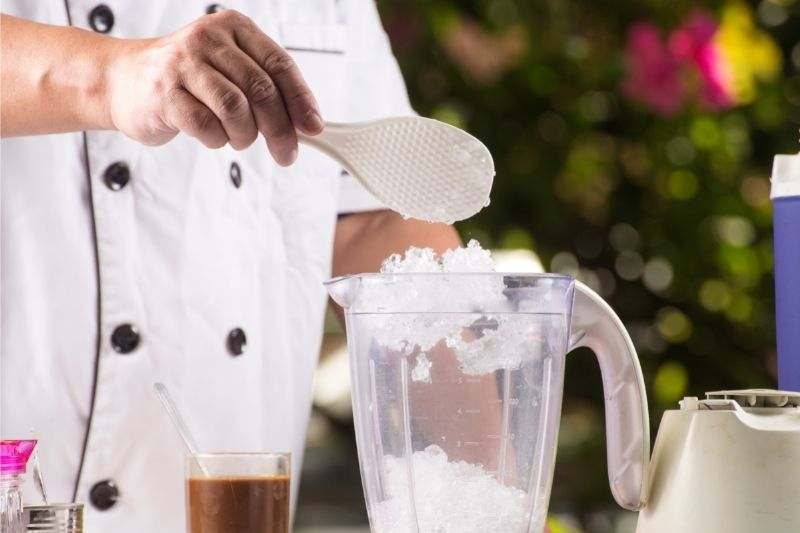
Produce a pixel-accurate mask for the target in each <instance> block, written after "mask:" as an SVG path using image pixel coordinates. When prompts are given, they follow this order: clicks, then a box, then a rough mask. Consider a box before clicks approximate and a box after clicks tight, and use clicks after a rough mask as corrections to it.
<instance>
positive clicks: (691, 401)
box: [680, 389, 800, 410]
mask: <svg viewBox="0 0 800 533" xmlns="http://www.w3.org/2000/svg"><path fill="white" fill-rule="evenodd" d="M719 400H723V401H724V400H727V402H725V403H728V404H729V402H736V403H737V404H739V405H740V406H741V407H747V408H752V407H756V408H757V407H765V408H771V409H775V408H782V407H786V408H791V407H800V392H791V391H780V390H773V389H741V390H719V391H713V392H707V393H706V399H705V400H698V399H697V398H684V399H683V400H682V401H681V402H680V405H681V409H690V410H696V409H704V408H705V409H714V408H715V407H719V406H720V402H719Z"/></svg>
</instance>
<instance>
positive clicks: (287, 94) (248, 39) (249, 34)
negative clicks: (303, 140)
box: [233, 17, 324, 135]
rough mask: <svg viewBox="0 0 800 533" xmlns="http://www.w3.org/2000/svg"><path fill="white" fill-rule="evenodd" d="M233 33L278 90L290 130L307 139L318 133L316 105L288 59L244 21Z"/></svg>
mask: <svg viewBox="0 0 800 533" xmlns="http://www.w3.org/2000/svg"><path fill="white" fill-rule="evenodd" d="M233 30H234V37H235V39H236V43H237V44H238V45H239V47H240V48H241V49H242V50H244V52H245V53H247V55H249V56H250V57H251V58H253V60H254V61H255V62H256V63H257V64H258V65H259V66H260V67H261V68H262V69H263V70H264V71H265V72H266V73H267V74H269V77H270V78H272V80H273V81H274V82H275V84H276V85H277V86H278V89H279V90H280V93H281V96H282V97H283V101H284V103H285V104H286V108H287V109H288V110H289V116H291V118H292V123H293V124H294V126H295V127H296V128H297V129H298V130H300V131H302V132H304V133H308V134H310V135H315V134H317V133H319V132H320V131H322V128H323V125H324V124H323V122H322V117H321V116H320V113H319V106H318V105H317V101H316V99H315V98H314V95H313V94H312V92H311V89H310V88H309V87H308V84H306V81H305V80H304V79H303V75H302V74H301V73H300V69H299V68H298V67H297V64H296V63H295V62H294V59H292V56H290V55H289V53H288V52H286V50H284V49H283V48H281V46H280V45H278V43H276V42H275V41H273V40H272V39H270V38H269V37H268V36H267V35H266V34H264V32H262V31H261V30H260V29H259V28H258V26H257V25H256V24H255V23H254V22H253V21H252V20H250V19H249V18H247V17H243V19H242V20H239V21H238V23H237V24H235V25H233Z"/></svg>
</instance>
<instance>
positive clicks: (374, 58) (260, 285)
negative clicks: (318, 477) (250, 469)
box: [0, 0, 458, 533]
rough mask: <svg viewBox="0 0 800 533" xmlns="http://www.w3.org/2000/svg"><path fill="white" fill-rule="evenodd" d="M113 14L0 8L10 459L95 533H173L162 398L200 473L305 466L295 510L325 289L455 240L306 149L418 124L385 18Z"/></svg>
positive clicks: (182, 9) (236, 2) (176, 5)
mask: <svg viewBox="0 0 800 533" xmlns="http://www.w3.org/2000/svg"><path fill="white" fill-rule="evenodd" d="M103 1H104V3H98V2H97V0H92V1H89V0H64V1H56V0H39V1H33V0H16V1H13V0H11V1H8V0H6V1H4V2H3V11H4V13H3V15H2V136H3V139H2V154H1V155H2V191H1V192H2V418H1V419H0V421H1V422H2V428H1V429H2V437H3V438H13V437H21V436H22V437H25V436H28V435H30V434H31V433H30V432H31V430H32V431H33V432H34V433H35V434H36V435H37V436H38V437H39V438H40V440H41V461H42V467H43V471H44V474H45V481H46V483H47V489H48V495H49V496H50V499H51V501H72V500H77V501H81V502H86V504H87V522H88V523H87V531H91V532H115V533H127V532H130V533H134V532H136V533H141V532H179V531H183V530H184V500H183V498H184V488H183V457H182V452H181V447H180V443H179V441H178V440H177V437H176V435H175V433H174V430H173V429H172V428H171V427H170V425H169V422H168V420H167V419H166V417H165V415H164V414H163V412H162V411H161V409H160V407H159V405H158V403H157V401H156V400H155V399H154V394H153V389H152V385H153V382H155V381H163V382H164V383H166V384H167V386H168V387H169V388H170V389H171V391H172V393H173V395H174V396H176V399H177V400H178V402H179V403H180V405H181V406H182V408H183V410H184V411H185V416H186V418H187V420H188V423H189V425H190V426H191V429H192V430H193V432H194V433H195V436H196V439H197V441H198V445H199V447H200V448H202V449H203V450H206V451H255V450H263V451H291V452H292V454H293V463H294V464H293V474H294V476H295V477H294V480H295V481H294V485H293V489H294V494H293V500H295V499H296V492H297V488H298V483H297V481H298V477H299V472H300V466H301V459H302V453H303V444H304V440H305V432H306V425H307V422H308V417H309V411H310V392H311V378H312V373H313V371H314V367H315V365H316V362H317V354H318V352H319V348H320V338H321V330H322V322H323V314H324V311H325V306H326V296H325V293H324V289H323V286H322V281H323V280H324V279H326V278H328V277H329V276H331V275H339V274H344V273H351V272H357V271H373V270H375V269H376V268H377V267H378V266H379V264H380V261H381V259H382V258H384V257H385V256H386V255H388V254H389V253H391V252H395V251H400V250H403V249H405V248H407V247H408V246H409V245H412V244H414V245H425V246H432V247H434V248H436V249H438V250H443V249H446V248H449V247H453V246H456V245H458V237H457V235H456V234H455V232H454V230H453V229H452V228H451V227H448V226H444V225H436V224H425V223H422V222H419V221H414V220H408V221H406V220H403V219H402V218H401V217H400V216H398V215H397V214H395V213H392V212H389V211H387V210H385V209H384V208H383V206H382V205H381V204H380V203H379V202H378V201H377V200H376V199H375V198H374V197H372V196H371V195H370V194H369V193H368V192H367V191H366V190H364V189H363V188H361V187H360V186H359V185H358V183H357V182H356V181H355V180H354V179H352V178H351V177H350V176H348V175H347V174H346V173H345V172H343V170H342V169H341V168H340V167H339V166H337V164H336V163H335V162H334V161H333V160H331V159H329V158H327V157H326V156H324V155H322V154H320V153H318V152H316V151H314V150H313V149H309V148H307V147H305V146H298V143H297V133H296V132H298V131H300V132H304V133H306V134H309V135H313V134H316V133H318V132H319V131H321V130H322V128H323V120H326V121H341V122H351V121H362V120H368V119H373V118H377V117H383V116H391V115H402V114H409V113H412V110H411V108H410V106H409V103H408V99H407V96H406V91H405V87H404V84H403V80H402V77H401V75H400V72H399V71H398V68H397V64H396V62H395V60H394V59H393V57H392V54H391V50H390V47H389V43H388V41H387V38H386V35H385V33H384V32H383V30H382V28H381V24H380V20H379V18H378V14H377V10H376V7H375V5H374V4H373V3H372V2H371V1H369V0H338V1H337V0H306V1H292V0H252V1H247V0H230V3H228V4H225V5H220V4H210V5H209V4H207V3H204V2H201V1H198V0H192V1H178V0H174V1H163V2H140V1H139V2H134V1H131V0H103ZM26 497H28V498H29V499H34V495H33V494H31V493H27V494H26Z"/></svg>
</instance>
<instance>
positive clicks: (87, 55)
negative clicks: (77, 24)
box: [42, 28, 121, 131]
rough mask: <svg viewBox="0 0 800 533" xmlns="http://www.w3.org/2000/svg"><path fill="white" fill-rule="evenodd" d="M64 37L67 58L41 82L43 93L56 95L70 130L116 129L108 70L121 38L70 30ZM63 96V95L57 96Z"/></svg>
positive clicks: (59, 60)
mask: <svg viewBox="0 0 800 533" xmlns="http://www.w3.org/2000/svg"><path fill="white" fill-rule="evenodd" d="M66 31H67V32H68V33H66V34H65V35H63V37H62V41H63V43H64V46H65V50H64V52H63V53H64V55H63V56H61V57H54V58H53V60H54V64H53V65H51V68H50V69H49V72H48V74H47V75H46V76H44V77H43V79H42V86H43V87H42V88H43V90H44V91H46V92H48V93H50V94H51V95H54V96H55V97H56V98H57V100H55V101H53V105H59V106H64V109H62V110H61V113H62V114H63V115H62V116H64V117H65V119H66V124H67V127H66V128H64V129H66V130H67V131H68V130H74V129H81V130H104V129H113V124H112V123H111V121H110V113H109V111H108V108H109V106H108V102H109V83H108V82H109V67H110V65H111V64H112V62H113V58H114V56H115V55H116V53H117V52H116V50H117V49H118V48H119V43H120V41H121V40H120V39H115V38H112V37H108V36H103V35H97V34H94V33H91V32H87V31H85V30H80V29H76V28H69V29H67V30H66ZM58 95H60V96H58Z"/></svg>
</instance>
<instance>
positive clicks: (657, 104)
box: [622, 22, 685, 116]
mask: <svg viewBox="0 0 800 533" xmlns="http://www.w3.org/2000/svg"><path fill="white" fill-rule="evenodd" d="M625 59H626V63H627V77H626V79H625V81H624V82H623V84H622V90H623V92H624V93H625V94H626V95H627V96H628V97H629V98H630V99H632V100H635V101H637V102H641V103H642V104H644V105H646V106H648V107H650V108H652V109H653V110H654V111H656V112H657V113H660V114H661V115H665V116H670V115H674V114H675V113H677V112H678V111H679V110H680V108H681V105H682V104H683V101H684V98H685V92H684V89H683V86H682V85H681V80H680V76H679V65H678V62H677V61H676V60H675V58H674V57H673V56H672V54H671V53H670V51H669V49H668V48H667V46H666V45H665V44H664V42H663V40H662V38H661V32H660V31H659V29H658V28H657V27H656V26H654V25H653V24H650V23H649V22H637V23H636V24H634V25H633V26H631V28H630V29H629V30H628V43H627V46H626V47H625Z"/></svg>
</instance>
